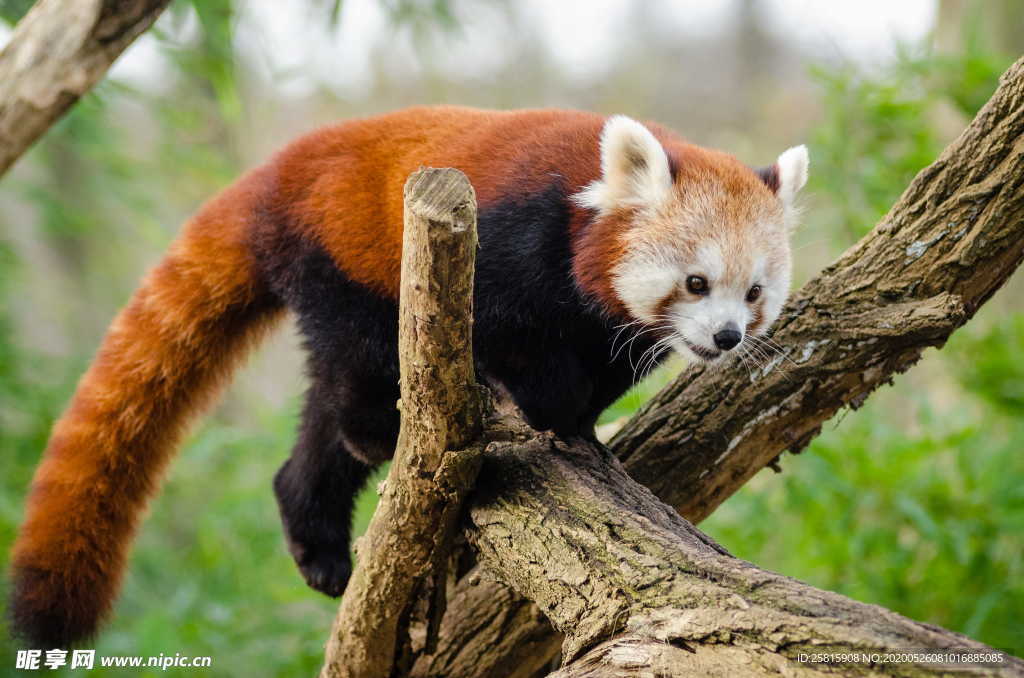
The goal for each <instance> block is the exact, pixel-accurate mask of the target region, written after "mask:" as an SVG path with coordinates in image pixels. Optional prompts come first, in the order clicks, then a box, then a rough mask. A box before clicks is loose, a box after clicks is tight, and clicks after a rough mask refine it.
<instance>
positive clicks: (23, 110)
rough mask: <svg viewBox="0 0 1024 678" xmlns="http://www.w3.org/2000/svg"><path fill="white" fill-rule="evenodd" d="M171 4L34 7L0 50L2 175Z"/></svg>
mask: <svg viewBox="0 0 1024 678" xmlns="http://www.w3.org/2000/svg"><path fill="white" fill-rule="evenodd" d="M168 4H170V0H39V2H37V3H36V4H35V5H34V6H33V7H32V9H30V10H29V12H28V14H26V15H25V16H24V18H22V20H21V21H19V22H18V25H17V26H16V27H15V29H14V35H12V36H11V40H10V42H8V43H7V45H6V46H5V47H4V49H3V51H0V176H2V175H3V174H4V172H6V171H7V170H8V168H10V166H11V165H13V164H14V161H15V160H17V159H18V158H19V157H20V156H21V154H22V153H24V152H25V151H26V150H27V149H28V147H29V146H31V145H32V144H33V142H35V140H36V139H38V138H39V137H41V136H42V135H43V132H45V131H46V130H47V129H49V128H50V125H52V124H53V123H54V122H56V121H57V119H58V118H60V116H61V115H63V114H64V112H65V111H66V110H67V109H68V108H70V107H71V105H72V104H74V103H75V102H76V101H78V98H79V97H81V96H82V95H83V94H85V93H86V92H88V91H89V90H90V89H91V88H92V87H93V85H95V84H96V83H97V82H99V80H100V78H102V77H103V75H104V74H105V73H106V72H107V69H108V68H110V65H111V64H112V63H114V60H115V59H116V58H117V57H118V56H119V55H120V54H121V52H123V51H124V50H125V48H126V47H127V46H128V45H130V44H131V43H132V41H133V40H135V38H137V37H138V36H139V35H141V34H142V33H143V32H144V31H145V30H146V29H147V28H149V27H150V26H151V25H152V24H153V22H154V21H156V18H157V17H158V16H159V15H160V12H162V11H163V10H164V8H165V7H167V5H168Z"/></svg>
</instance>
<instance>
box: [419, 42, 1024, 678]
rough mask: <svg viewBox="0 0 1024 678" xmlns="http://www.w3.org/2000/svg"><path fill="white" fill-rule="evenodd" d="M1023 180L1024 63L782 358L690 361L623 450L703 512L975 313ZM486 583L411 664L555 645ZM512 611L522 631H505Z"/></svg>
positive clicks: (832, 281)
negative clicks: (709, 366)
mask: <svg viewBox="0 0 1024 678" xmlns="http://www.w3.org/2000/svg"><path fill="white" fill-rule="evenodd" d="M1022 183H1024V60H1021V61H1018V62H1017V63H1016V64H1014V65H1013V66H1012V67H1010V69H1009V70H1008V71H1007V72H1006V73H1005V74H1004V75H1003V77H1002V79H1001V83H1000V86H999V88H998V89H997V91H996V92H995V94H994V95H993V96H992V98H991V100H990V101H989V102H988V104H986V106H985V107H984V108H983V109H982V110H981V111H980V112H979V113H978V115H977V116H976V118H975V119H974V121H973V122H972V123H971V124H970V125H969V126H968V128H967V129H966V130H965V131H964V133H963V134H961V136H960V137H959V138H958V139H957V140H956V141H954V142H953V143H952V144H951V145H950V146H949V147H948V148H947V149H946V150H945V151H944V152H943V154H942V155H941V156H940V157H939V158H938V160H936V161H935V162H934V163H933V164H932V165H930V166H929V167H927V168H925V169H924V170H922V171H921V172H920V173H919V174H918V176H917V177H916V178H915V180H914V181H913V182H912V183H911V185H910V187H909V188H908V189H907V190H906V191H905V193H904V194H903V196H902V197H901V198H900V200H899V201H898V202H897V203H896V205H895V206H894V207H893V208H892V210H891V211H890V212H889V214H888V215H887V216H886V217H885V218H884V219H883V220H882V222H881V223H880V224H879V225H878V227H877V228H875V229H874V231H872V232H871V233H870V234H869V235H868V236H866V237H865V238H864V239H863V240H862V241H861V242H860V243H858V244H857V245H855V246H854V247H852V248H851V249H850V250H849V251H848V252H847V253H846V254H844V255H843V256H842V257H841V258H840V259H839V260H838V261H837V262H835V263H834V264H832V265H831V266H829V267H828V268H826V269H825V270H824V271H822V273H821V274H819V275H818V276H817V277H816V278H815V279H813V280H811V281H810V282H809V283H807V285H805V286H804V287H803V289H801V290H800V291H799V292H797V293H796V294H795V295H794V297H793V300H792V301H791V303H790V304H789V305H788V306H787V309H786V311H785V312H784V313H783V316H782V318H781V319H780V321H779V323H778V325H777V330H776V333H775V337H774V340H775V342H776V343H777V344H778V345H779V346H780V347H781V351H782V353H783V355H782V356H777V357H776V358H775V359H774V360H773V361H772V362H770V363H769V364H768V366H766V368H764V369H760V370H758V371H757V372H755V373H754V374H753V375H751V374H749V373H748V372H747V371H746V370H745V369H744V368H743V366H742V365H735V366H734V367H733V368H732V369H723V370H718V371H704V370H701V369H700V368H697V369H693V370H690V371H688V372H686V373H685V374H683V375H681V376H680V377H679V378H678V379H676V380H675V381H674V382H673V383H672V384H670V385H669V386H668V387H666V388H665V389H664V390H663V391H662V392H661V393H660V394H659V395H658V396H656V397H655V398H654V399H653V400H652V401H651V402H650V403H648V404H647V406H645V407H644V408H643V410H642V411H641V412H640V413H639V414H638V415H637V416H636V417H634V418H633V419H632V420H631V421H630V422H629V423H628V424H627V425H626V426H625V427H624V428H623V429H622V430H621V431H620V432H619V433H618V435H616V436H615V438H614V439H613V440H612V441H611V444H610V446H611V449H612V451H613V452H614V453H615V454H616V455H617V456H618V457H619V458H620V459H621V460H623V463H624V466H625V469H626V471H627V472H628V473H629V474H630V475H631V476H632V477H633V478H634V479H636V480H637V481H639V482H641V483H642V484H644V485H646V486H647V487H649V488H650V489H651V490H652V491H653V492H654V493H655V494H656V495H657V496H658V497H659V498H660V499H662V500H663V501H665V502H667V503H668V504H670V505H672V506H674V507H675V508H676V509H677V510H679V512H680V513H681V514H682V515H683V516H684V517H686V518H688V519H690V520H693V521H695V522H697V521H700V520H702V519H703V518H704V517H706V516H707V515H709V514H710V513H711V512H712V511H713V510H714V509H715V508H716V507H717V506H718V505H719V504H720V503H721V502H722V501H724V500H725V499H726V498H727V497H729V496H730V495H731V494H732V493H733V492H735V491H736V490H737V489H738V488H739V487H741V486H742V485H743V484H744V483H745V482H746V481H747V480H748V479H749V478H750V477H751V476H753V475H754V474H755V473H756V472H757V471H758V470H760V469H761V468H763V467H764V466H766V465H768V464H770V463H772V462H773V461H774V460H776V459H777V458H778V456H779V455H780V454H781V453H782V452H784V451H785V450H787V449H789V450H792V451H794V452H796V451H799V450H801V449H802V448H803V447H804V446H806V445H807V444H808V443H809V442H810V440H812V439H813V438H814V436H816V435H817V433H818V431H820V427H821V424H822V422H824V421H825V420H827V419H828V418H829V417H831V416H833V415H834V414H835V413H836V412H837V411H838V410H839V409H840V408H841V407H843V406H844V405H848V406H850V407H851V408H856V407H857V406H859V405H860V404H861V403H862V402H863V400H864V399H865V398H866V397H867V396H868V395H869V394H870V393H871V391H872V390H874V389H875V388H877V387H878V386H879V385H880V384H884V383H887V382H888V381H889V380H891V379H892V378H893V376H894V375H895V374H897V373H900V372H902V371H904V370H906V369H908V368H909V367H910V366H912V365H913V364H914V363H915V362H916V361H917V360H918V359H919V357H920V355H921V352H922V351H923V350H924V349H925V348H927V347H929V346H942V344H943V343H944V342H945V341H946V339H947V338H948V337H949V335H950V334H951V333H952V332H953V331H954V330H955V329H956V328H958V327H960V326H961V325H962V324H963V323H965V322H966V321H967V320H969V319H970V318H971V317H972V316H973V314H974V313H975V311H976V310H977V309H978V307H980V305H981V304H983V303H984V302H985V301H986V300H987V299H988V298H989V297H990V296H991V295H992V294H993V293H994V292H995V290H997V289H998V288H999V287H1000V286H1001V285H1002V284H1003V283H1004V282H1005V281H1006V280H1007V278H1008V277H1009V276H1010V274H1011V273H1012V272H1013V271H1014V270H1015V269H1016V268H1017V266H1018V264H1019V263H1020V261H1021V258H1022V257H1024V223H1022V221H1024V191H1021V185H1022ZM808 228H813V224H812V225H809V226H808ZM477 580H478V576H477V575H475V574H474V575H471V576H469V577H464V578H463V579H462V580H461V581H460V582H459V583H458V585H457V586H456V588H455V590H454V592H453V601H459V603H460V604H459V606H458V607H455V604H454V602H453V603H452V605H450V613H449V614H448V615H447V616H446V618H445V619H444V621H443V623H442V627H441V635H440V639H439V644H438V651H437V652H436V653H435V654H433V655H429V656H427V655H425V656H421V657H420V658H419V659H418V661H417V663H416V665H415V668H414V672H413V675H417V676H443V675H460V676H466V677H467V678H469V677H472V676H516V677H525V676H532V675H536V674H537V672H538V671H539V670H540V669H541V668H542V667H543V666H545V665H546V663H547V662H549V661H550V660H551V658H552V657H554V656H557V655H556V653H555V651H554V648H556V647H558V643H559V637H558V635H557V634H556V633H555V632H554V631H553V630H551V628H550V626H548V625H547V623H546V622H545V621H544V619H543V617H542V616H541V615H540V614H539V613H538V611H537V610H536V609H534V608H532V607H531V606H530V605H529V604H528V603H526V602H525V601H524V600H523V599H522V598H520V597H517V596H516V595H515V594H514V593H512V592H511V591H509V590H508V588H507V587H506V586H505V585H503V584H501V583H498V582H489V581H483V582H479V583H474V582H476V581H477ZM481 588H483V590H480V589H481ZM510 619H515V620H517V624H516V626H515V629H514V631H515V634H516V636H515V639H512V638H509V637H505V636H503V629H505V628H508V625H509V620H510ZM495 637H504V638H505V639H504V642H501V643H498V644H493V643H490V641H489V640H488V639H490V638H495ZM545 649H546V650H547V651H548V652H549V653H550V654H547V655H544V654H543V651H544V650H545Z"/></svg>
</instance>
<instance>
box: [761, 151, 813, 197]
mask: <svg viewBox="0 0 1024 678" xmlns="http://www.w3.org/2000/svg"><path fill="white" fill-rule="evenodd" d="M809 163H810V161H809V159H808V157H807V147H806V146H802V145H801V146H794V147H793V148H790V149H788V150H786V151H783V153H782V155H780V156H779V159H778V160H776V161H775V164H774V165H769V166H768V167H762V168H760V169H758V170H757V174H758V176H760V177H761V181H763V182H764V183H765V185H766V186H767V187H768V188H769V189H771V191H772V193H774V194H775V195H777V196H779V200H781V201H782V204H783V205H785V206H786V207H787V208H789V207H792V206H793V200H794V199H795V198H796V194H797V193H798V192H799V191H800V189H801V188H803V187H804V184H806V183H807V166H808V164H809Z"/></svg>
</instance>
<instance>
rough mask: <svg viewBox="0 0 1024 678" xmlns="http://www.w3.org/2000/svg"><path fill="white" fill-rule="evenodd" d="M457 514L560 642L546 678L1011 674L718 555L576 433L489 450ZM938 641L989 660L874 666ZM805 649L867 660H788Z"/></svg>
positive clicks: (496, 572)
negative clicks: (557, 661) (557, 664)
mask: <svg viewBox="0 0 1024 678" xmlns="http://www.w3.org/2000/svg"><path fill="white" fill-rule="evenodd" d="M468 506H469V521H468V525H467V526H466V534H467V536H468V537H469V539H470V541H471V543H472V545H473V546H474V548H475V550H476V551H477V553H478V555H479V560H480V564H481V565H482V566H483V567H484V568H485V570H486V571H487V572H488V573H490V574H491V576H493V577H496V578H498V579H500V580H501V581H504V582H507V583H509V584H510V585H511V586H512V587H514V588H515V589H516V591H518V592H519V593H520V594H521V595H523V596H524V597H525V598H528V599H530V600H532V601H534V602H536V603H537V605H538V606H539V607H540V609H542V610H543V611H544V613H545V614H546V615H547V616H548V618H549V619H551V621H552V622H553V623H554V624H555V626H556V627H557V628H558V629H559V630H560V631H562V632H563V633H565V636H566V640H565V644H564V646H563V657H564V660H565V666H564V667H563V668H562V669H561V670H559V671H558V672H557V673H555V674H554V675H556V676H560V677H570V676H571V677H574V678H575V677H582V676H589V677H598V676H600V677H606V676H634V677H639V676H665V677H668V676H672V677H676V676H694V677H700V678H706V677H707V676H723V677H726V676H728V677H730V678H731V677H732V676H779V675H792V676H823V675H826V674H828V675H835V674H836V673H837V670H838V669H841V670H842V673H843V674H844V675H877V676H939V675H950V676H952V675H988V676H1024V662H1022V661H1021V660H1019V659H1015V658H1013V657H1010V656H1008V655H1005V654H1002V653H1000V652H998V651H996V650H993V649H992V648H989V647H987V646H985V645H983V644H981V643H978V642H976V641H973V640H971V639H969V638H967V637H965V636H962V635H960V634H957V633H952V632H950V631H946V630H944V629H940V628H938V627H935V626H931V625H928V624H921V623H919V622H915V621H911V620H909V619H906V618H905V617H901V616H900V615H898V614H896V613H894V612H890V611H888V610H884V609H882V608H880V607H877V606H874V605H865V604H863V603H858V602H855V601H853V600H850V599H848V598H844V597H843V596H840V595H837V594H834V593H829V592H826V591H821V590H818V589H815V588H813V587H811V586H808V585H806V584H803V583H801V582H798V581H796V580H794V579H791V578H789V577H783V576H781V575H777V574H773V573H770V572H766V571H764V570H760V569H758V568H757V567H755V566H754V565H752V564H750V563H747V562H745V561H742V560H739V559H737V558H734V557H732V556H730V555H729V554H728V553H727V552H726V551H725V550H724V549H723V548H722V547H720V546H719V545H717V544H716V543H715V542H714V541H712V540H711V539H710V538H708V537H707V536H705V535H703V534H702V533H701V532H699V531H698V530H697V529H696V528H694V527H693V526H692V525H691V524H690V523H689V522H687V521H686V520H684V519H683V518H681V517H680V516H679V514H678V513H677V512H676V511H675V510H674V509H673V508H672V507H670V506H667V505H665V504H663V503H662V502H661V501H659V500H658V499H657V498H656V497H655V496H654V495H653V494H652V493H651V492H650V491H649V490H648V489H647V488H645V487H644V486H642V485H640V484H639V483H637V482H635V481H634V480H632V479H631V478H630V477H629V476H628V475H627V474H626V472H625V470H624V469H623V467H622V465H621V464H620V463H619V462H618V460H617V459H616V458H615V457H614V456H612V455H611V453H610V452H609V451H608V450H607V449H604V448H602V447H600V446H597V445H593V444H590V443H587V442H585V441H582V440H577V441H573V442H571V443H569V442H566V441H562V440H558V439H556V438H554V437H552V436H550V435H546V434H535V435H534V436H533V437H532V438H530V439H529V440H527V441H526V442H510V443H494V444H492V445H490V446H489V447H488V450H487V453H486V454H485V455H484V463H483V469H482V470H481V472H480V475H479V477H478V480H477V486H476V488H475V489H474V492H473V495H472V499H471V500H470V502H469V504H468ZM951 648H958V649H962V650H965V651H969V652H974V653H978V654H988V655H989V656H991V657H992V658H993V661H990V662H988V663H986V664H984V665H983V666H981V665H979V664H977V663H974V664H958V663H948V662H946V663H940V662H933V661H931V660H929V659H924V660H921V661H916V662H915V661H902V660H901V661H895V662H889V663H887V662H886V661H885V659H884V658H885V657H886V655H901V654H904V653H910V652H916V653H919V654H922V653H938V652H939V651H948V650H949V649H951ZM816 653H828V654H830V655H841V654H844V653H845V654H849V655H860V656H865V655H866V656H869V657H870V656H872V655H878V658H877V660H876V661H873V662H872V661H869V660H862V659H859V658H858V659H853V660H851V661H847V662H845V663H842V665H837V664H836V663H818V664H816V663H811V662H808V661H806V660H805V661H801V655H814V654H816Z"/></svg>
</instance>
